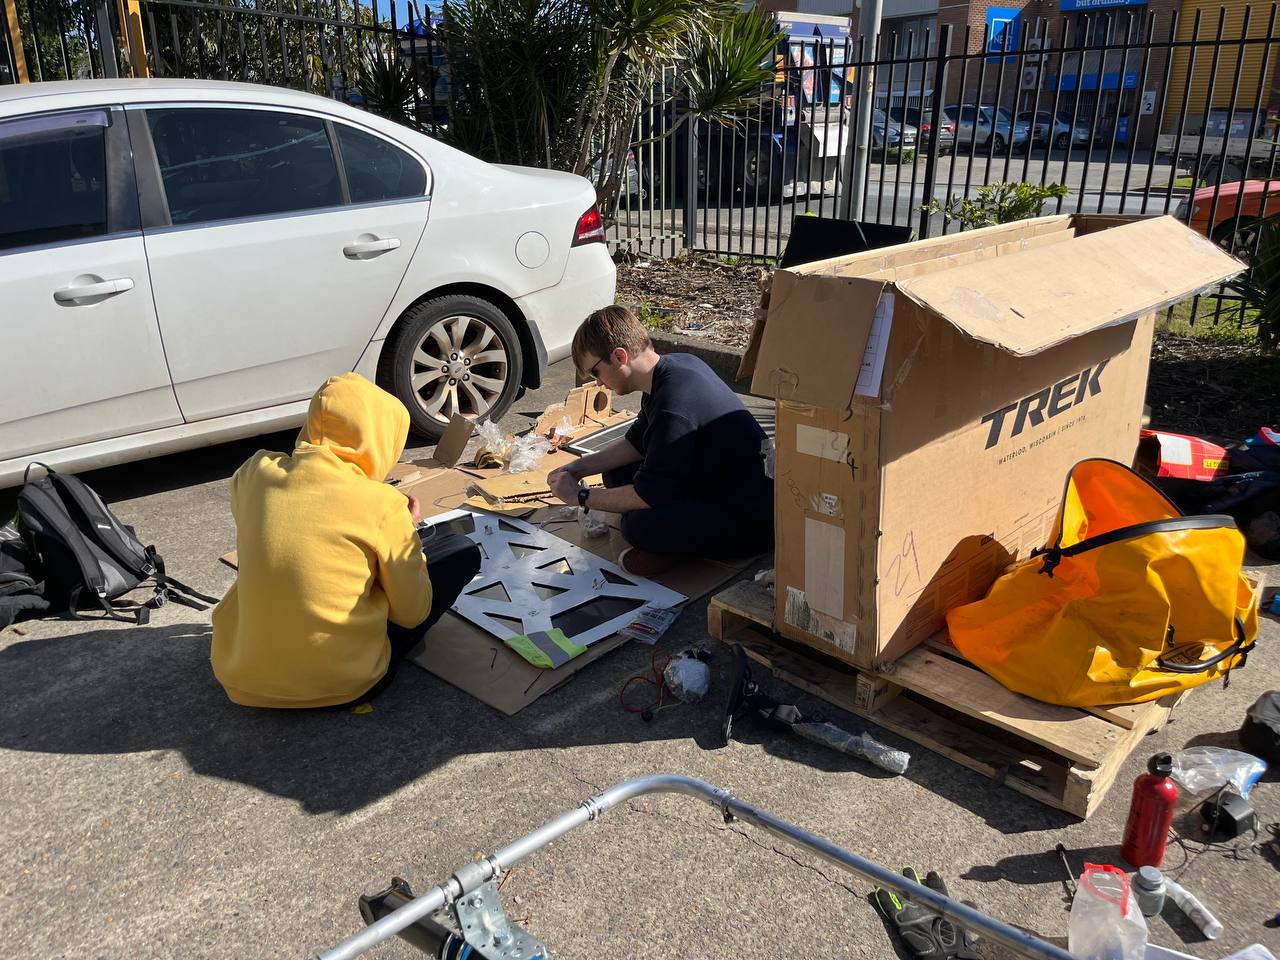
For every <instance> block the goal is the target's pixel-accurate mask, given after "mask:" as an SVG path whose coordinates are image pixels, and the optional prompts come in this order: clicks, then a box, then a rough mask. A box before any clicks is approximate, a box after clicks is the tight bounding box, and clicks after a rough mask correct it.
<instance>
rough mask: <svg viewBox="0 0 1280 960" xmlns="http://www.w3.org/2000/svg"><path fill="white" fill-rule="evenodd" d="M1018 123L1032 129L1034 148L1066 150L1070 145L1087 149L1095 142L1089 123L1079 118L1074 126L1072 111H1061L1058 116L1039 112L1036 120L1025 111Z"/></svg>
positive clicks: (1035, 115) (1029, 112)
mask: <svg viewBox="0 0 1280 960" xmlns="http://www.w3.org/2000/svg"><path fill="white" fill-rule="evenodd" d="M1017 122H1018V123H1019V124H1022V125H1024V126H1025V127H1027V128H1028V129H1030V131H1031V141H1030V142H1031V146H1033V147H1052V148H1053V149H1054V150H1066V149H1067V147H1068V145H1070V146H1071V147H1087V146H1089V144H1090V143H1091V142H1092V141H1093V137H1092V136H1091V135H1090V133H1089V125H1088V123H1086V122H1085V121H1084V120H1083V119H1080V118H1077V119H1076V122H1075V123H1074V124H1073V123H1072V122H1071V111H1070V110H1059V111H1058V113H1057V114H1053V113H1050V112H1049V111H1048V110H1039V111H1037V112H1036V113H1035V114H1034V119H1033V115H1032V112H1031V111H1030V110H1024V111H1023V112H1022V113H1020V114H1018V116H1017ZM1024 142H1025V141H1024Z"/></svg>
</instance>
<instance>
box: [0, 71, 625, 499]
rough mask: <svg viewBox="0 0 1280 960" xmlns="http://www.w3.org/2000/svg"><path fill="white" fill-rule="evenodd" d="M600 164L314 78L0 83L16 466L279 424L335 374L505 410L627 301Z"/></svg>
mask: <svg viewBox="0 0 1280 960" xmlns="http://www.w3.org/2000/svg"><path fill="white" fill-rule="evenodd" d="M614 283H615V271H614V266H613V262H612V260H611V259H610V257H609V254H608V251H607V249H606V247H605V244H604V229H603V225H602V224H601V221H600V215H599V213H598V212H597V210H596V207H595V194H594V191H593V189H592V186H591V184H590V183H589V182H588V181H587V180H585V179H583V178H581V177H576V176H572V175H570V174H567V173H558V172H555V171H549V170H536V169H529V168H520V167H502V166H495V165H492V164H488V163H485V162H483V161H480V160H477V159H475V158H474V157H471V156H468V155H467V154H464V153H461V152H459V151H457V150H454V149H451V148H450V147H447V146H445V145H443V144H441V143H439V142H438V141H435V140H432V139H431V138H429V137H426V136H423V135H421V134H418V133H415V132H413V131H412V130H409V129H408V128H406V127H403V126H400V125H398V124H394V123H391V122H389V121H386V120H382V119H380V118H378V117H375V116H373V115H372V114H368V113H364V112H362V111H359V110H356V109H353V108H351V107H348V106H346V105H344V104H340V103H336V102H334V101H332V100H326V99H324V98H321V97H317V96H312V95H310V94H303V93H297V92H294V91H291V90H285V89H280V88H276V87H264V86H255V85H250V84H237V83H218V82H207V81H187V80H172V81H166V80H137V81H135V80H111V81H74V82H58V83H34V84H20V85H12V86H4V87H0V344H3V355H4V357H5V360H6V363H5V370H4V375H3V376H2V377H0V486H4V485H9V484H12V483H15V482H17V481H18V480H20V479H21V475H22V470H23V468H24V467H25V466H26V464H27V463H29V462H30V461H32V460H41V461H45V462H48V463H50V464H52V465H55V466H61V467H63V468H67V469H86V468H90V467H97V466H102V465H105V464H108V463H114V462H119V461H123V460H130V459H137V458H141V457H149V456H155V455H157V454H161V453H168V452H171V451H175V450H181V449H184V448H191V447H196V446H202V445H207V444H212V443H217V442H221V441H224V440H231V439H236V438H239V437H245V436H252V435H254V434H258V433H265V432H269V431H272V430H277V429H282V428H285V427H289V426H292V425H295V424H298V423H300V422H301V421H302V418H303V415H304V413H305V411H306V407H307V401H308V398H309V397H310V396H311V394H312V393H313V392H314V391H315V389H316V388H317V387H318V386H319V385H320V383H321V382H323V381H324V379H325V378H326V377H329V376H330V375H332V374H335V373H339V372H343V371H346V370H355V371H357V372H359V373H362V374H364V375H365V376H367V377H369V378H370V379H372V380H376V381H377V382H378V383H380V384H381V385H382V386H384V387H385V388H386V389H388V390H390V391H392V392H393V393H395V394H396V395H397V396H398V397H400V399H401V400H402V401H404V403H405V405H406V406H407V407H408V408H409V412H410V414H411V415H412V418H413V426H414V429H415V431H416V432H417V433H418V434H420V435H425V436H426V437H428V438H432V437H436V436H439V434H440V433H441V432H442V430H443V429H444V427H445V425H446V424H447V423H448V421H449V419H450V417H451V416H452V415H453V414H455V413H461V414H464V415H465V416H469V417H477V418H478V417H497V416H500V415H501V414H502V413H503V412H504V411H505V410H506V409H507V407H508V406H509V405H510V404H511V402H512V401H513V400H514V399H515V397H516V396H517V394H518V393H519V392H520V391H521V389H522V388H524V387H536V386H537V385H538V384H539V383H540V380H541V376H542V372H543V370H544V369H545V367H546V365H547V363H548V362H551V361H555V360H558V359H560V358H562V357H564V356H566V355H567V354H568V352H569V344H570V341H571V339H572V336H573V331H574V329H575V328H576V326H577V325H578V323H579V322H581V321H582V319H583V318H584V317H585V316H586V315H587V314H588V313H589V312H590V311H592V310H594V309H596V308H598V307H601V306H604V305H606V304H609V303H612V302H613V295H614Z"/></svg>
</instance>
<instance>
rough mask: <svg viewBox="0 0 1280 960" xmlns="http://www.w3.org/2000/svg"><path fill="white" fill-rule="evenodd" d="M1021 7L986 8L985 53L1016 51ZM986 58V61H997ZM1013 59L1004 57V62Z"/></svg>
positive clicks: (996, 58)
mask: <svg viewBox="0 0 1280 960" xmlns="http://www.w3.org/2000/svg"><path fill="white" fill-rule="evenodd" d="M1021 16H1022V8H1021V7H987V53H996V54H999V53H1006V52H1007V53H1014V52H1016V51H1017V49H1018V27H1019V25H1020V19H1019V18H1020V17H1021ZM999 59H1000V58H999V57H998V56H997V57H987V61H988V62H990V61H991V60H999ZM1013 59H1014V58H1013V57H1011V56H1010V57H1005V62H1006V63H1008V62H1010V61H1012V60H1013Z"/></svg>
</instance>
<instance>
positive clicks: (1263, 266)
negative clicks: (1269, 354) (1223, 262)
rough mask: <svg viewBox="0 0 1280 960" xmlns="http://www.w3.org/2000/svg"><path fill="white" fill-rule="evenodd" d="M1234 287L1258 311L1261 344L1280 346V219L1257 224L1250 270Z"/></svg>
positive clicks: (1273, 346) (1277, 217)
mask: <svg viewBox="0 0 1280 960" xmlns="http://www.w3.org/2000/svg"><path fill="white" fill-rule="evenodd" d="M1234 286H1235V287H1236V289H1237V290H1238V291H1239V292H1240V294H1241V295H1242V296H1243V297H1244V298H1245V300H1246V301H1247V302H1248V303H1249V304H1250V305H1251V306H1252V307H1254V308H1255V309H1256V310H1257V311H1258V313H1257V317H1256V320H1257V324H1258V341H1259V342H1260V343H1261V344H1262V345H1263V346H1265V347H1270V348H1276V347H1280V216H1274V217H1269V218H1268V219H1266V220H1264V221H1262V223H1260V224H1259V225H1258V247H1257V251H1256V252H1255V254H1254V256H1253V259H1252V265H1251V268H1250V270H1249V273H1248V274H1246V275H1245V277H1244V279H1242V280H1238V281H1236V283H1235V284H1234Z"/></svg>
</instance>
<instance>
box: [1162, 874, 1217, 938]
mask: <svg viewBox="0 0 1280 960" xmlns="http://www.w3.org/2000/svg"><path fill="white" fill-rule="evenodd" d="M1164 886H1165V889H1166V890H1168V891H1169V897H1170V899H1172V900H1173V902H1174V903H1176V904H1177V905H1178V909H1179V910H1181V911H1182V912H1183V913H1185V914H1186V915H1187V916H1188V917H1189V918H1190V920H1191V922H1192V923H1194V924H1195V925H1196V926H1197V927H1199V928H1200V932H1201V933H1203V934H1204V935H1205V936H1206V937H1208V938H1209V939H1210V940H1217V939H1218V937H1220V936H1222V924H1221V923H1219V922H1218V918H1217V917H1215V916H1214V915H1213V914H1212V913H1210V912H1209V908H1208V907H1206V906H1205V905H1204V904H1203V903H1201V902H1200V901H1199V900H1197V899H1196V898H1195V897H1194V896H1193V895H1192V894H1191V892H1190V891H1188V890H1187V889H1186V888H1185V887H1183V886H1181V885H1180V884H1177V883H1174V882H1173V881H1172V880H1165V882H1164Z"/></svg>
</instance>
